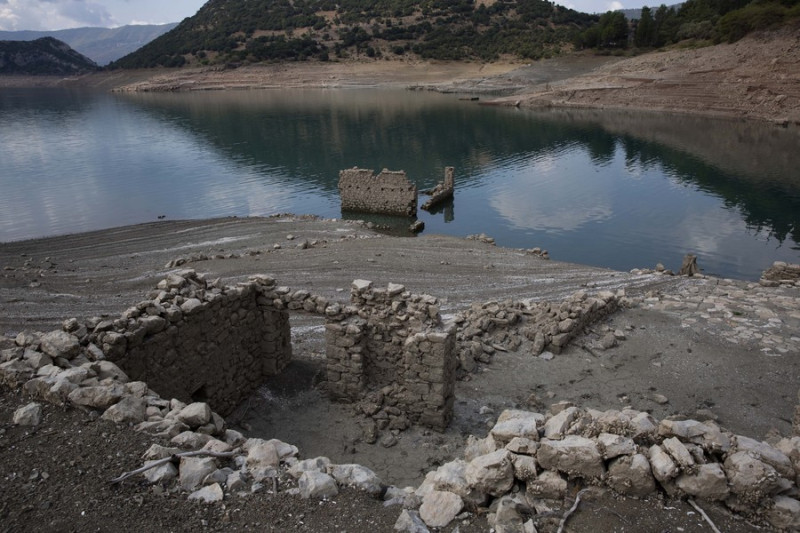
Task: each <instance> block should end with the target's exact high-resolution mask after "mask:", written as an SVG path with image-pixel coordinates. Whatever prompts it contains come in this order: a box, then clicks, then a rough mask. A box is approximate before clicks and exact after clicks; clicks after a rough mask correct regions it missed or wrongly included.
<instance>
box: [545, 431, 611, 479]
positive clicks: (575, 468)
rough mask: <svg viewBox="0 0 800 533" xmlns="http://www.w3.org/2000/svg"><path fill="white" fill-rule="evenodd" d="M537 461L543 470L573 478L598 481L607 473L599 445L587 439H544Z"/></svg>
mask: <svg viewBox="0 0 800 533" xmlns="http://www.w3.org/2000/svg"><path fill="white" fill-rule="evenodd" d="M536 459H537V460H538V462H539V464H540V465H541V466H542V468H546V469H548V470H558V471H559V472H564V473H565V474H567V475H568V476H571V477H581V478H585V479H596V478H599V477H601V476H602V475H603V474H604V473H605V466H604V465H603V456H602V455H600V451H599V450H598V449H597V444H596V443H595V442H594V441H593V440H591V439H587V438H586V437H580V436H578V435H567V436H566V437H564V439H563V440H549V439H543V440H542V441H541V446H540V447H539V452H538V453H537V454H536Z"/></svg>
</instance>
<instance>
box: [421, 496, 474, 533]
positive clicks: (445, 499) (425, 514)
mask: <svg viewBox="0 0 800 533" xmlns="http://www.w3.org/2000/svg"><path fill="white" fill-rule="evenodd" d="M463 508H464V502H463V500H462V499H461V497H460V496H459V495H458V494H454V493H452V492H447V491H442V490H432V491H431V492H429V493H428V494H427V495H426V496H425V498H423V500H422V505H421V506H420V508H419V515H420V517H421V518H422V520H423V521H424V522H425V523H426V524H427V525H428V527H445V526H446V525H447V524H449V523H450V522H452V521H453V519H454V518H455V517H456V516H457V515H458V513H460V512H461V509H463Z"/></svg>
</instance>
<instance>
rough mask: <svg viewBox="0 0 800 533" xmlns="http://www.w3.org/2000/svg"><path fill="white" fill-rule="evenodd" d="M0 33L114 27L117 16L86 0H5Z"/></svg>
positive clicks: (0, 18)
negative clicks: (3, 31) (83, 27)
mask: <svg viewBox="0 0 800 533" xmlns="http://www.w3.org/2000/svg"><path fill="white" fill-rule="evenodd" d="M0 5H2V6H3V7H0V30H8V31H16V30H53V29H64V28H78V27H81V26H113V25H115V24H116V22H115V20H114V17H112V16H111V14H110V13H109V12H108V10H107V9H106V8H105V7H104V6H102V5H101V4H99V3H97V2H91V1H86V0H2V2H0Z"/></svg>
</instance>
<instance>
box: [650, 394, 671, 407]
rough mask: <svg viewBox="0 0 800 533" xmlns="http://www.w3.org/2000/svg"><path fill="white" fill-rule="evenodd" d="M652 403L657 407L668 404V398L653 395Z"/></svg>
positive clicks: (661, 395)
mask: <svg viewBox="0 0 800 533" xmlns="http://www.w3.org/2000/svg"><path fill="white" fill-rule="evenodd" d="M653 401H654V402H656V403H657V404H659V405H665V404H668V403H669V398H667V397H666V396H664V395H663V394H653Z"/></svg>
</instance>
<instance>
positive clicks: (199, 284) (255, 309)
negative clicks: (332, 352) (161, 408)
mask: <svg viewBox="0 0 800 533" xmlns="http://www.w3.org/2000/svg"><path fill="white" fill-rule="evenodd" d="M158 289H159V290H157V291H155V292H154V293H152V294H151V296H152V299H150V300H146V301H143V302H140V303H139V304H137V305H136V306H134V307H132V308H130V309H128V310H127V311H126V312H125V313H123V315H122V317H121V318H120V319H118V320H116V321H114V322H109V323H108V324H99V325H98V327H96V328H95V333H93V336H94V338H93V339H92V340H93V342H94V343H95V344H96V345H97V346H99V347H101V349H102V350H103V352H105V354H106V357H107V358H108V359H109V360H111V361H113V362H115V363H116V364H117V365H119V366H120V367H121V368H122V369H123V370H124V371H125V372H126V373H127V374H128V376H129V377H130V378H131V379H133V380H138V381H146V382H147V383H148V384H149V386H150V387H151V388H152V389H153V390H155V391H156V392H158V393H159V394H160V395H162V396H165V397H174V398H177V399H179V400H181V401H184V402H189V401H207V402H208V403H209V405H210V406H211V408H212V409H213V410H214V411H217V412H219V413H220V414H222V415H226V414H228V413H229V412H230V411H232V410H233V409H234V408H235V407H236V406H237V405H238V404H239V403H241V402H242V401H244V400H245V399H247V397H248V396H249V395H250V394H252V393H253V392H254V391H255V390H256V389H257V388H258V387H259V386H260V385H261V384H262V383H263V382H264V379H265V378H266V377H268V376H271V375H274V374H277V373H278V372H280V371H281V370H282V369H283V368H284V367H285V366H286V365H287V364H288V363H289V361H290V360H291V354H292V348H291V336H290V330H289V314H288V311H286V310H283V309H278V308H276V307H275V305H274V298H273V297H274V293H273V290H274V281H272V280H271V279H269V278H263V277H259V278H254V279H253V280H251V281H250V282H247V283H242V284H239V285H236V286H229V287H222V286H217V285H215V284H213V283H212V284H209V283H206V281H205V280H204V279H203V278H201V277H199V276H197V274H196V273H195V272H194V271H193V270H186V271H183V272H181V273H178V274H171V275H170V276H169V277H168V278H167V279H165V280H163V281H162V282H160V283H159V287H158Z"/></svg>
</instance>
